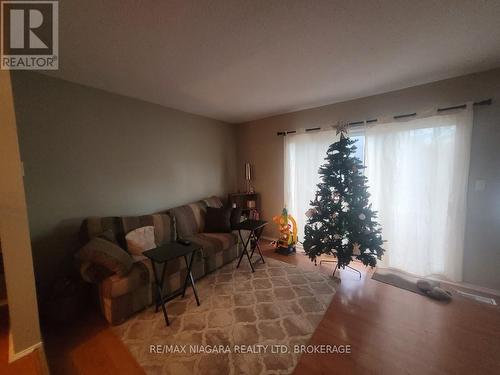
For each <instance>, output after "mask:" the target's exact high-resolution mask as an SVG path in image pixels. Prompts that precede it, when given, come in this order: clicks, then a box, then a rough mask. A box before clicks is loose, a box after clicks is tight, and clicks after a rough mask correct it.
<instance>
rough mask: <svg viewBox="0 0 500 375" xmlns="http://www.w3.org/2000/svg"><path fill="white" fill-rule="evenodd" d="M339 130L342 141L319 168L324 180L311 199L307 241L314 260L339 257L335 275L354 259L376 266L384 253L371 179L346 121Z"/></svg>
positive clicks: (309, 252)
mask: <svg viewBox="0 0 500 375" xmlns="http://www.w3.org/2000/svg"><path fill="white" fill-rule="evenodd" d="M337 132H338V133H340V140H339V141H338V142H335V143H334V144H332V145H331V146H330V147H329V148H328V151H327V154H326V158H325V160H326V163H325V164H324V165H322V166H321V167H320V169H319V174H320V183H319V184H318V185H317V188H318V190H317V193H316V197H315V199H314V201H311V202H310V204H311V206H312V207H311V209H314V210H315V214H314V215H311V216H307V217H308V221H307V224H306V226H305V228H304V241H303V246H304V250H305V252H306V254H307V255H308V256H309V258H310V259H311V260H312V261H316V258H317V257H320V256H321V255H323V254H327V255H331V256H334V257H335V258H336V259H335V262H336V263H337V265H336V266H335V270H334V274H335V271H336V269H337V267H340V268H345V267H348V268H351V267H349V263H350V262H351V261H352V260H353V259H358V260H360V261H361V262H362V263H363V264H364V265H366V266H371V267H374V266H375V265H376V264H377V259H381V257H382V255H383V253H384V249H383V248H382V245H383V243H384V241H383V239H382V229H381V228H380V226H379V224H378V223H377V222H376V220H375V219H376V217H377V213H376V212H375V211H373V210H372V209H371V205H370V202H369V193H368V186H367V182H368V180H367V178H366V177H365V176H364V175H363V173H362V171H363V169H364V168H365V167H364V166H363V164H362V163H361V161H360V160H359V159H358V158H356V157H354V154H355V151H356V146H354V143H355V141H354V140H351V139H349V138H348V137H347V136H346V134H347V125H346V124H345V123H343V124H341V123H339V126H338V127H337ZM340 202H341V204H340V206H339V203H340ZM368 217H369V218H370V220H366V219H367V218H368ZM332 218H334V219H335V220H332ZM320 263H321V262H320ZM356 272H359V271H357V270H356Z"/></svg>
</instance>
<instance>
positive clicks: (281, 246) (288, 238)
mask: <svg viewBox="0 0 500 375" xmlns="http://www.w3.org/2000/svg"><path fill="white" fill-rule="evenodd" d="M273 221H274V222H275V223H276V224H278V227H279V232H280V236H279V239H278V240H277V241H276V252H278V253H280V254H285V255H288V254H290V253H293V252H295V244H296V243H297V222H296V221H295V219H294V218H293V216H292V215H289V214H288V211H287V209H286V208H283V211H282V213H281V215H279V216H275V217H273Z"/></svg>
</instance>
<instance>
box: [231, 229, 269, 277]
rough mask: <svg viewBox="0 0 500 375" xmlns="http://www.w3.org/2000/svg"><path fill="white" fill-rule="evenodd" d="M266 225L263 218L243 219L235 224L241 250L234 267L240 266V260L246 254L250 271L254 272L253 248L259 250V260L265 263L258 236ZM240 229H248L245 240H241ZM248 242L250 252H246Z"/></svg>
mask: <svg viewBox="0 0 500 375" xmlns="http://www.w3.org/2000/svg"><path fill="white" fill-rule="evenodd" d="M266 225H267V221H265V220H245V221H242V222H241V223H239V224H238V225H237V226H236V229H238V234H239V235H240V239H241V242H242V243H243V252H242V253H241V255H240V260H239V261H238V265H237V266H236V268H239V267H240V263H241V260H242V259H243V255H244V254H246V256H247V258H248V262H249V263H250V268H252V272H255V268H254V267H253V263H252V257H253V253H254V251H255V249H257V251H258V252H259V255H260V260H262V263H266V261H265V260H264V257H263V256H262V252H261V251H260V247H259V238H260V235H261V234H262V229H263V228H264V227H265V226H266ZM242 230H248V231H250V235H249V236H248V239H247V241H244V240H243V236H242V235H241V231H242ZM249 244H250V248H251V250H252V253H251V254H248V245H249Z"/></svg>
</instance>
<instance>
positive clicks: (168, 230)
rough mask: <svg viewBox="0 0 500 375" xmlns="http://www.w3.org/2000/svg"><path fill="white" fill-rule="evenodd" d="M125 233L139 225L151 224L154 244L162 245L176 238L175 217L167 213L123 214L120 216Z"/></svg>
mask: <svg viewBox="0 0 500 375" xmlns="http://www.w3.org/2000/svg"><path fill="white" fill-rule="evenodd" d="M121 222H122V227H123V232H124V233H125V234H127V233H129V232H131V231H133V230H135V229H137V228H141V227H146V226H153V227H154V231H155V242H156V244H157V245H158V246H159V245H163V244H164V243H167V242H174V241H176V239H177V235H176V233H175V219H173V218H172V217H171V216H170V215H168V214H154V215H142V216H124V217H122V218H121Z"/></svg>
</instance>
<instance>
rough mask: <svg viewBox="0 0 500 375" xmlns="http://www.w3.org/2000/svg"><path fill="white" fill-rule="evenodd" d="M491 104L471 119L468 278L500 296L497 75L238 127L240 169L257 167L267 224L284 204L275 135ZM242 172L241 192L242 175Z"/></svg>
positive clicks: (486, 74) (499, 82) (499, 104)
mask: <svg viewBox="0 0 500 375" xmlns="http://www.w3.org/2000/svg"><path fill="white" fill-rule="evenodd" d="M486 98H492V99H493V105H491V106H484V107H476V111H475V114H474V130H473V137H472V155H471V168H470V180H469V181H470V182H469V185H470V188H469V195H468V213H467V230H466V248H465V257H464V278H465V281H467V282H470V283H473V284H476V285H481V286H485V287H489V288H495V289H500V273H499V272H498V266H499V265H500V242H499V240H498V228H500V152H499V150H500V69H496V70H493V71H489V72H484V73H478V74H473V75H468V76H464V77H459V78H453V79H449V80H445V81H439V82H434V83H431V84H426V85H422V86H417V87H412V88H408V89H404V90H399V91H394V92H390V93H386V94H382V95H376V96H370V97H366V98H362V99H356V100H351V101H348V102H343V103H338V104H332V105H328V106H323V107H318V108H314V109H309V110H303V111H299V112H294V113H289V114H285V115H280V116H274V117H270V118H266V119H263V120H259V121H253V122H249V123H246V124H241V125H238V133H237V136H238V145H239V148H238V160H239V162H238V166H241V165H243V163H244V162H247V161H248V162H250V163H252V164H253V165H254V170H255V181H254V185H255V188H256V191H258V192H260V193H262V205H263V207H262V213H263V216H264V218H266V219H267V220H269V219H271V217H272V216H273V215H276V214H279V213H280V212H281V208H282V205H283V139H282V137H278V136H276V132H277V131H281V130H291V129H301V128H310V127H316V126H325V125H328V124H334V123H336V122H337V121H339V120H348V121H357V120H364V119H369V118H376V117H379V116H387V115H394V114H402V113H409V112H410V113H411V112H414V111H416V110H419V109H425V108H432V107H435V106H447V105H454V104H462V103H464V102H466V101H471V100H474V101H476V100H482V99H486ZM238 171H239V185H240V187H242V188H243V187H244V180H243V178H244V176H243V174H242V168H239V169H238ZM476 180H485V181H486V189H485V190H484V191H482V192H478V191H475V190H474V185H475V181H476ZM266 234H267V235H275V234H276V231H275V228H274V226H272V225H271V226H269V227H268V229H267V232H266Z"/></svg>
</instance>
